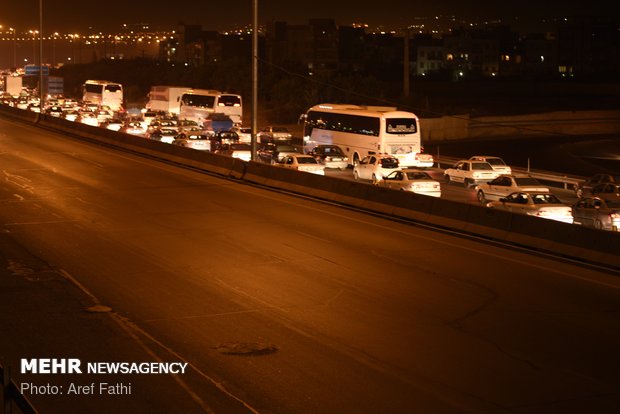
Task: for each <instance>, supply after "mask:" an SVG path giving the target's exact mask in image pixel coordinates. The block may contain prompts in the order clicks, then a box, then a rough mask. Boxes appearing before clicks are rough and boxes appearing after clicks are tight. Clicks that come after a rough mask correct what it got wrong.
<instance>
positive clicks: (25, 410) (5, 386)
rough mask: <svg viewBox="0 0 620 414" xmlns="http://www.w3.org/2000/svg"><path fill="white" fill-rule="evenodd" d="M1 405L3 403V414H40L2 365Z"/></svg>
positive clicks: (0, 367) (0, 373)
mask: <svg viewBox="0 0 620 414" xmlns="http://www.w3.org/2000/svg"><path fill="white" fill-rule="evenodd" d="M0 378H2V386H1V387H0V403H2V414H38V413H39V412H38V411H37V410H36V408H34V406H33V405H32V403H31V402H30V401H28V398H26V396H25V395H23V394H22V393H21V392H20V391H19V388H18V387H17V384H16V383H15V381H13V380H12V379H11V378H10V375H9V373H8V372H6V371H5V370H4V367H3V366H2V365H0Z"/></svg>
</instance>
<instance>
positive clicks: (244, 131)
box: [232, 127, 252, 144]
mask: <svg viewBox="0 0 620 414" xmlns="http://www.w3.org/2000/svg"><path fill="white" fill-rule="evenodd" d="M232 131H235V132H236V133H237V135H239V142H245V143H248V144H249V143H250V142H252V128H250V127H235V128H233V129H232Z"/></svg>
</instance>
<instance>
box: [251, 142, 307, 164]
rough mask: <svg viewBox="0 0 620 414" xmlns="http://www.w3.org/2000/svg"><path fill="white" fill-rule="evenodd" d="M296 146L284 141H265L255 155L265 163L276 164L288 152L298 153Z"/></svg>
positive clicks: (288, 153)
mask: <svg viewBox="0 0 620 414" xmlns="http://www.w3.org/2000/svg"><path fill="white" fill-rule="evenodd" d="M298 152H299V151H298V150H297V148H295V147H294V146H292V145H290V144H284V143H267V144H265V145H262V146H261V147H260V148H259V149H258V150H257V151H256V156H257V158H258V160H259V161H262V162H266V163H267V164H276V163H278V162H279V161H280V160H282V159H283V158H284V157H286V156H287V155H290V154H295V153H298Z"/></svg>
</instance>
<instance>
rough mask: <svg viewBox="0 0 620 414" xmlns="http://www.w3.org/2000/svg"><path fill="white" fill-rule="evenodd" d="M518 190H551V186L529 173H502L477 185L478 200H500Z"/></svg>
mask: <svg viewBox="0 0 620 414" xmlns="http://www.w3.org/2000/svg"><path fill="white" fill-rule="evenodd" d="M517 191H541V192H547V193H548V192H549V187H547V186H545V185H542V184H541V183H540V181H538V180H537V179H536V178H534V177H531V176H529V175H513V174H502V175H500V176H499V177H497V178H496V179H494V180H491V181H489V182H487V183H482V184H478V185H477V186H476V196H477V197H478V201H480V202H481V203H483V204H484V203H486V202H487V201H493V200H499V199H500V198H502V197H506V196H507V195H509V194H511V193H514V192H517Z"/></svg>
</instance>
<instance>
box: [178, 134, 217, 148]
mask: <svg viewBox="0 0 620 414" xmlns="http://www.w3.org/2000/svg"><path fill="white" fill-rule="evenodd" d="M172 145H178V146H180V147H186V148H192V149H195V150H201V151H211V140H210V139H209V137H208V136H207V135H204V134H186V133H181V134H179V135H177V136H176V137H175V138H174V141H172Z"/></svg>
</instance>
